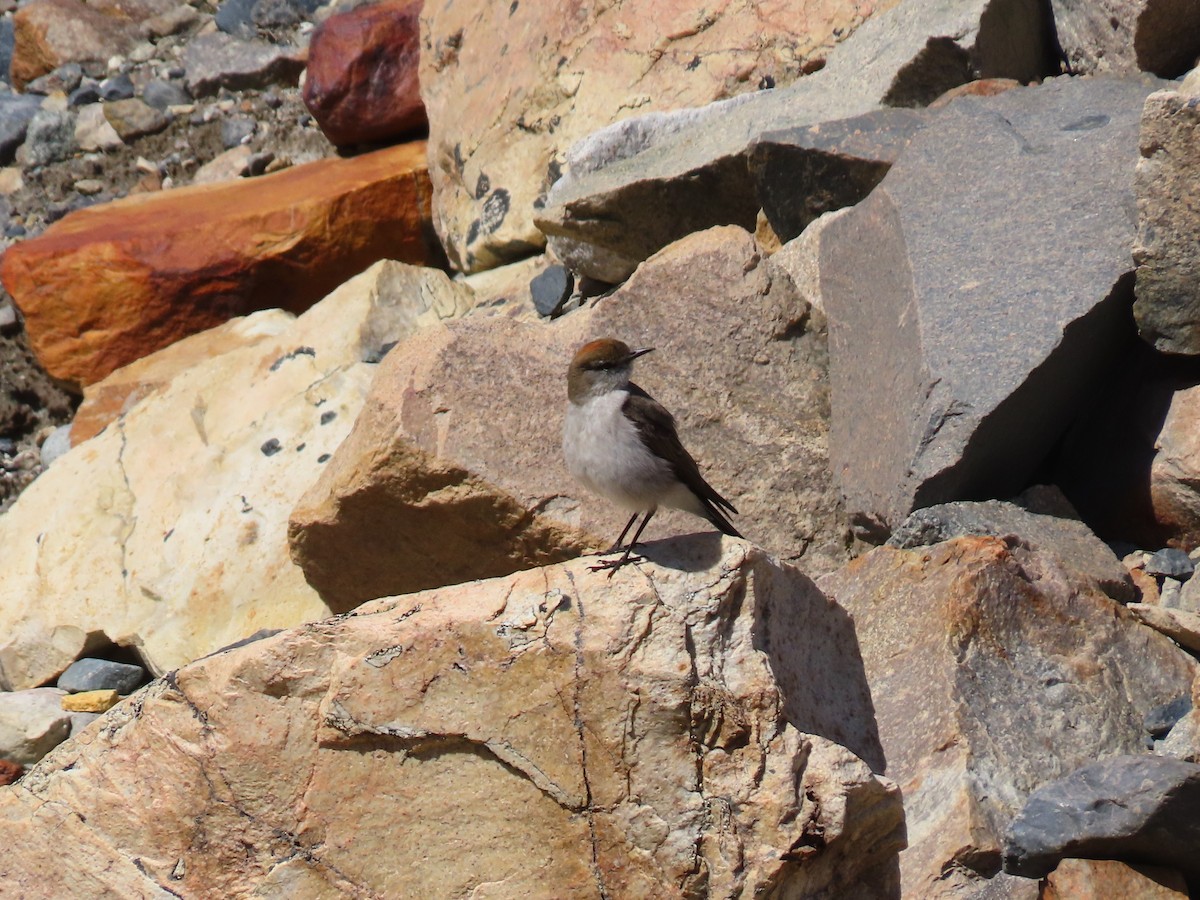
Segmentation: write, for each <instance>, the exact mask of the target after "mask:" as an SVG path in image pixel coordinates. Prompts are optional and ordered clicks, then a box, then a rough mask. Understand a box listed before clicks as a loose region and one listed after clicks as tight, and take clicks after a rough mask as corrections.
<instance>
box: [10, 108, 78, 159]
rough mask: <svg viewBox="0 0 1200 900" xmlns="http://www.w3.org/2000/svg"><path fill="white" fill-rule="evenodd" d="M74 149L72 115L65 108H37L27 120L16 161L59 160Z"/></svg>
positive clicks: (73, 119) (73, 120)
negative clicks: (63, 109)
mask: <svg viewBox="0 0 1200 900" xmlns="http://www.w3.org/2000/svg"><path fill="white" fill-rule="evenodd" d="M74 152H75V117H74V116H73V115H71V114H70V113H69V112H60V111H58V110H54V109H40V110H38V111H37V112H36V113H35V114H34V116H33V118H32V119H30V120H29V128H28V129H27V130H26V132H25V143H24V144H23V145H22V146H21V148H20V152H19V153H18V157H19V160H18V161H19V162H20V163H22V164H23V165H28V166H44V165H47V164H48V163H53V162H61V161H62V160H64V159H67V158H68V157H69V156H70V155H71V154H72V153H74Z"/></svg>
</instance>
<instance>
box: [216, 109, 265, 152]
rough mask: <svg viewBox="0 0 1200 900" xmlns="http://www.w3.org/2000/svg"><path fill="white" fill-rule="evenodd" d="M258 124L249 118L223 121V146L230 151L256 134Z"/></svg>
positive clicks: (234, 117) (239, 117) (240, 117)
mask: <svg viewBox="0 0 1200 900" xmlns="http://www.w3.org/2000/svg"><path fill="white" fill-rule="evenodd" d="M257 127H258V126H257V124H256V123H255V121H254V120H253V119H252V118H250V117H249V116H231V117H230V118H228V119H223V120H222V121H221V145H222V146H223V147H224V148H225V149H226V150H229V149H230V148H232V147H237V146H238V145H240V144H242V143H244V142H245V141H246V139H247V138H249V137H250V136H251V135H252V134H254V132H255V129H257Z"/></svg>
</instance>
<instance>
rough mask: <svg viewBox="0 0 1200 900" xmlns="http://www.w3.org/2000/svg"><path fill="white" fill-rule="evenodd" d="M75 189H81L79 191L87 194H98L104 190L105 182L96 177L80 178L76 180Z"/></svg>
mask: <svg viewBox="0 0 1200 900" xmlns="http://www.w3.org/2000/svg"><path fill="white" fill-rule="evenodd" d="M75 190H77V191H79V193H81V194H84V195H85V196H88V197H90V196H92V195H93V194H98V193H100V192H101V191H102V190H104V182H102V181H100V180H98V179H96V178H80V179H79V180H78V181H77V182H75Z"/></svg>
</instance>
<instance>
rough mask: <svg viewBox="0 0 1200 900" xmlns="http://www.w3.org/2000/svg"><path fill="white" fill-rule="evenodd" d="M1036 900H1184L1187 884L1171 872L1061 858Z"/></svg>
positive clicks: (1101, 860)
mask: <svg viewBox="0 0 1200 900" xmlns="http://www.w3.org/2000/svg"><path fill="white" fill-rule="evenodd" d="M1045 885H1046V886H1045V888H1044V889H1043V891H1042V893H1041V895H1040V897H1039V900H1109V898H1110V897H1137V898H1138V900H1185V898H1187V896H1188V889H1187V882H1186V881H1184V878H1183V876H1182V875H1180V874H1179V873H1178V872H1177V871H1175V870H1174V869H1164V868H1163V867H1162V866H1143V865H1129V864H1127V863H1123V862H1117V861H1116V860H1113V859H1094V860H1093V859H1064V860H1063V861H1062V862H1060V863H1059V864H1058V867H1057V868H1056V869H1055V870H1054V871H1053V872H1051V873H1050V874H1049V875H1047V876H1046V879H1045Z"/></svg>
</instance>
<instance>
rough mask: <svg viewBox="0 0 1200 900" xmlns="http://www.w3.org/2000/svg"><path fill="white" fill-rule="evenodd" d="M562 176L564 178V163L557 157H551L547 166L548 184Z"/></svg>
mask: <svg viewBox="0 0 1200 900" xmlns="http://www.w3.org/2000/svg"><path fill="white" fill-rule="evenodd" d="M560 178H562V163H560V162H559V161H558V160H557V159H551V160H550V165H548V166H546V184H554V182H556V181H558V179H560Z"/></svg>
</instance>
